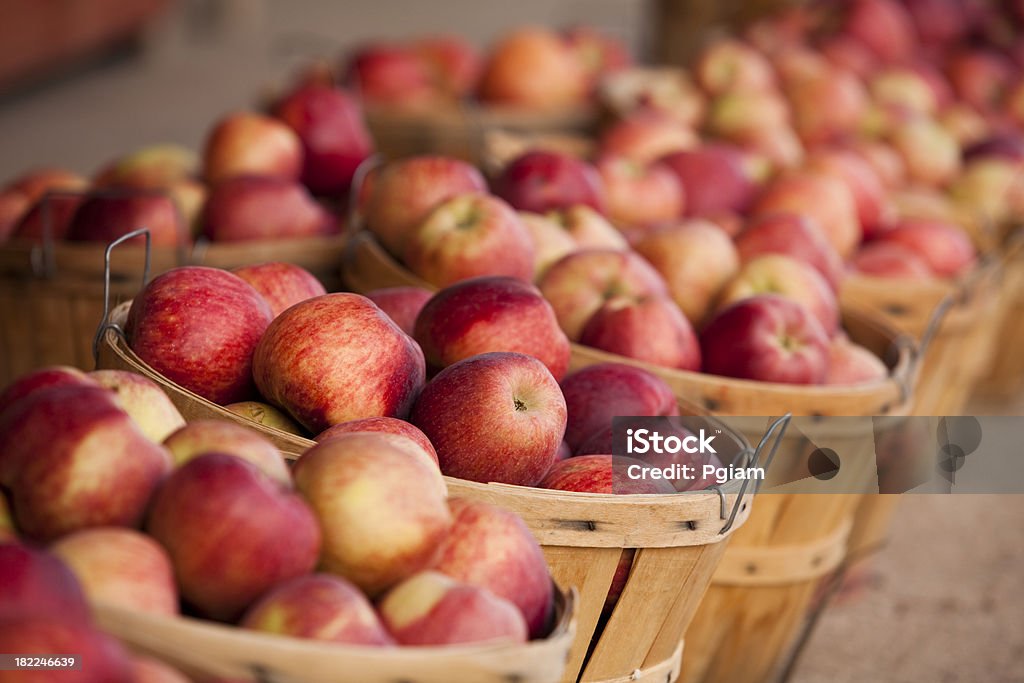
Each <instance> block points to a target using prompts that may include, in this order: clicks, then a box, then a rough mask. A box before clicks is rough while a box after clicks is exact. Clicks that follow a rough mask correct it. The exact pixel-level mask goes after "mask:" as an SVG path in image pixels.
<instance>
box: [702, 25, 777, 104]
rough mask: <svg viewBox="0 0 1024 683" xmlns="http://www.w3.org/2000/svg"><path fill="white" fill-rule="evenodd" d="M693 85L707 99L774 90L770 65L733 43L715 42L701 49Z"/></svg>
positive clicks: (758, 53) (741, 43)
mask: <svg viewBox="0 0 1024 683" xmlns="http://www.w3.org/2000/svg"><path fill="white" fill-rule="evenodd" d="M694 75H695V76H696V78H697V82H698V83H700V86H701V87H702V88H704V90H705V91H706V92H708V93H709V94H711V95H720V94H722V93H726V92H733V91H737V90H739V91H743V90H748V91H749V90H755V91H765V90H772V89H774V88H775V71H774V69H773V68H772V65H771V62H769V61H768V59H767V58H766V57H765V56H764V55H763V54H761V53H760V52H758V51H757V50H756V49H754V48H752V47H751V46H749V45H747V44H746V43H744V42H742V41H740V40H737V39H724V40H718V41H715V42H714V43H712V44H711V45H709V46H708V47H707V48H705V49H704V50H703V51H702V52H701V54H700V57H699V58H698V60H697V65H696V67H695V69H694Z"/></svg>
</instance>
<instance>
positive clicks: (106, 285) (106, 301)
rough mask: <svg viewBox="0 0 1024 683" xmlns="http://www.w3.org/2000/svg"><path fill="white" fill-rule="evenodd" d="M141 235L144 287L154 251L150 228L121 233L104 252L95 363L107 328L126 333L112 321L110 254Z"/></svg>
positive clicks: (94, 343) (93, 358)
mask: <svg viewBox="0 0 1024 683" xmlns="http://www.w3.org/2000/svg"><path fill="white" fill-rule="evenodd" d="M139 236H145V238H146V251H145V255H146V260H145V264H144V265H143V267H142V287H145V286H146V283H147V282H148V281H149V261H150V253H151V252H152V248H151V241H152V237H150V234H149V228H139V229H137V230H132V231H131V232H129V233H127V234H125V235H121V236H120V237H118V238H117V239H116V240H114V241H113V242H111V243H110V244H108V245H107V248H106V249H105V250H104V252H103V318H102V319H101V320H100V325H99V327H97V328H96V336H95V337H93V340H92V360H93V363H97V364H98V363H99V358H100V342H101V341H102V340H103V335H104V334H105V333H106V331H107V330H114V331H116V332H117V333H119V334H123V333H124V330H122V329H121V326H120V325H118V324H117V323H113V322H110V256H111V254H112V253H113V251H114V249H115V248H116V247H117V246H118V245H121V244H124V243H125V242H127V241H129V240H131V239H134V238H136V237H139Z"/></svg>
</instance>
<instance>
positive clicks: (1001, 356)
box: [975, 230, 1024, 400]
mask: <svg viewBox="0 0 1024 683" xmlns="http://www.w3.org/2000/svg"><path fill="white" fill-rule="evenodd" d="M998 306H999V310H998V315H997V321H996V322H995V324H994V330H995V332H994V334H993V335H992V338H993V339H995V340H997V341H995V342H993V344H994V347H995V348H994V349H993V353H992V354H991V362H990V364H989V366H988V368H987V369H986V371H985V374H984V376H983V377H982V378H981V381H980V382H979V383H978V385H977V386H976V387H975V389H976V392H977V393H978V394H979V395H981V396H982V397H983V398H986V399H997V400H1007V399H1012V398H1014V397H1016V396H1017V395H1019V394H1020V392H1021V389H1024V354H1021V353H1020V351H1019V349H1020V347H1021V345H1022V344H1024V315H1022V312H1024V230H1021V231H1018V232H1017V233H1015V234H1014V235H1012V236H1011V237H1010V239H1009V240H1008V244H1007V247H1006V250H1005V252H1004V258H1003V277H1002V282H1001V283H1000V291H999V304H998Z"/></svg>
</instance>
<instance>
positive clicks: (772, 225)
mask: <svg viewBox="0 0 1024 683" xmlns="http://www.w3.org/2000/svg"><path fill="white" fill-rule="evenodd" d="M736 250H737V252H738V253H739V256H740V260H741V261H742V262H743V263H748V262H750V261H752V260H753V259H755V258H757V257H759V256H763V255H765V254H783V255H785V256H790V257H792V258H795V259H798V260H800V261H803V262H805V263H807V264H808V265H810V266H812V267H814V268H815V269H816V270H817V271H818V272H819V273H821V275H822V277H824V278H825V280H826V281H827V282H828V283H829V285H830V286H831V287H832V289H833V290H837V291H838V289H839V285H840V282H841V281H842V279H843V263H842V260H841V259H840V258H839V254H838V253H836V250H835V247H833V246H832V243H831V242H829V241H828V240H827V239H826V238H825V236H824V235H823V234H822V232H821V230H820V228H818V227H817V226H816V224H815V223H814V220H813V219H811V218H810V217H808V216H802V215H800V214H797V213H776V214H768V215H765V216H762V217H761V218H758V219H755V220H753V221H751V222H750V224H749V225H748V226H747V228H746V230H744V231H743V232H742V233H740V235H739V236H738V237H737V238H736Z"/></svg>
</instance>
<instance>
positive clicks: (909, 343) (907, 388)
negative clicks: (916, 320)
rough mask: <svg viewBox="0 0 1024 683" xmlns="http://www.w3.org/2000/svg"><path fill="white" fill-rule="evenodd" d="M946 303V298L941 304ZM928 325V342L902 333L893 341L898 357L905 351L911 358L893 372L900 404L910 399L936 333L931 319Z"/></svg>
mask: <svg viewBox="0 0 1024 683" xmlns="http://www.w3.org/2000/svg"><path fill="white" fill-rule="evenodd" d="M944 303H945V299H943V301H942V303H940V304H939V305H940V306H941V305H943V304H944ZM933 318H934V315H933ZM928 327H929V329H928V330H926V331H925V334H926V335H928V341H927V342H925V340H924V338H923V337H922V339H921V343H920V344H918V343H917V342H916V341H914V338H913V337H911V336H910V335H909V334H901V335H900V336H898V337H896V341H895V342H894V343H893V344H894V346H895V347H896V351H897V359H899V358H902V357H903V354H904V352H905V353H906V355H907V357H908V358H910V361H909V362H908V363H906V364H905V365H898V366H897V367H896V369H895V370H894V371H893V373H892V380H893V381H894V382H896V386H897V387H899V390H900V405H904V404H906V402H907V401H909V400H910V396H911V393H912V387H913V385H914V382H915V381H916V379H917V373H918V371H919V370H920V369H921V359H922V358H923V357H924V349H925V346H926V343H930V342H931V337H932V336H934V335H935V330H933V329H931V321H929V325H928Z"/></svg>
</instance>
